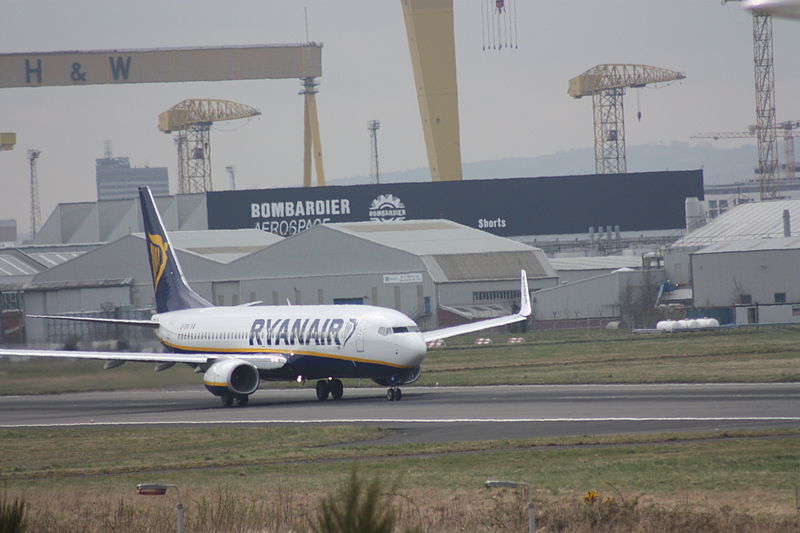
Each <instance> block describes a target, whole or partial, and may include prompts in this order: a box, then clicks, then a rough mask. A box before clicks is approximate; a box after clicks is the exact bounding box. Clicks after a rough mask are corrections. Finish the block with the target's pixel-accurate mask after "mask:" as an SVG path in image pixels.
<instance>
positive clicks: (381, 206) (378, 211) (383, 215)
mask: <svg viewBox="0 0 800 533" xmlns="http://www.w3.org/2000/svg"><path fill="white" fill-rule="evenodd" d="M369 219H370V220H373V221H377V222H389V221H391V220H405V219H406V206H405V204H403V201H402V200H400V198H398V197H397V196H395V195H393V194H381V195H380V196H378V197H377V198H375V199H374V200H372V204H371V205H370V206H369Z"/></svg>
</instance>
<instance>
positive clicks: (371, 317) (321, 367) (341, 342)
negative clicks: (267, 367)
mask: <svg viewBox="0 0 800 533" xmlns="http://www.w3.org/2000/svg"><path fill="white" fill-rule="evenodd" d="M153 319H154V320H156V321H157V322H158V324H159V328H158V330H157V331H158V336H159V337H160V339H161V342H162V343H163V344H164V346H166V347H167V348H168V349H169V350H170V351H173V352H176V353H209V354H212V353H213V354H230V355H231V356H233V357H235V356H236V355H237V354H247V355H257V354H265V355H266V354H280V355H283V356H288V357H289V358H290V359H289V365H290V368H291V369H293V371H294V373H295V374H296V375H297V376H298V377H299V376H303V377H309V378H317V377H322V376H325V377H375V376H378V377H380V376H386V375H390V374H391V373H392V372H393V371H395V372H402V371H408V370H410V369H415V368H418V367H419V366H420V364H421V363H422V360H423V359H424V357H425V353H426V346H425V342H424V341H423V338H422V335H421V334H420V333H419V328H418V327H417V325H416V324H415V323H414V321H413V320H411V319H410V318H408V317H407V316H406V315H404V314H402V313H399V312H397V311H394V310H392V309H386V308H382V307H373V306H364V305H296V306H251V307H208V308H202V309H186V310H182V311H172V312H167V313H161V314H158V315H155V316H154V317H153ZM290 373H291V372H290ZM283 374H284V375H283V376H282V377H284V378H285V377H287V376H286V375H285V374H286V373H285V372H284V373H283ZM263 377H264V378H267V379H269V376H268V375H265V376H263ZM290 377H291V376H290Z"/></svg>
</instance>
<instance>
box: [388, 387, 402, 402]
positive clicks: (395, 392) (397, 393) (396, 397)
mask: <svg viewBox="0 0 800 533" xmlns="http://www.w3.org/2000/svg"><path fill="white" fill-rule="evenodd" d="M402 397H403V391H401V390H400V387H392V388H391V389H388V390H387V391H386V400H387V401H390V402H399V401H400V400H401V399H402Z"/></svg>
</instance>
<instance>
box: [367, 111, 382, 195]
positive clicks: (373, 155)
mask: <svg viewBox="0 0 800 533" xmlns="http://www.w3.org/2000/svg"><path fill="white" fill-rule="evenodd" d="M380 127H381V121H380V120H370V121H369V122H367V130H369V150H370V155H369V181H370V183H380V182H381V171H380V167H379V166H378V130H379V129H380Z"/></svg>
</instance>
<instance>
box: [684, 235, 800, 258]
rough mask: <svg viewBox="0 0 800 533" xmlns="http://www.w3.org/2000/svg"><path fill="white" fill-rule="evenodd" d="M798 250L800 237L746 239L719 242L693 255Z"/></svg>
mask: <svg viewBox="0 0 800 533" xmlns="http://www.w3.org/2000/svg"><path fill="white" fill-rule="evenodd" d="M798 249H800V237H780V238H776V239H746V240H742V241H726V242H718V243H714V244H712V245H710V246H706V247H705V248H703V249H702V250H698V251H697V252H694V254H693V255H704V254H719V253H729V252H753V251H765V250H798Z"/></svg>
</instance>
